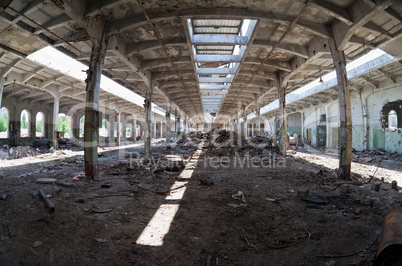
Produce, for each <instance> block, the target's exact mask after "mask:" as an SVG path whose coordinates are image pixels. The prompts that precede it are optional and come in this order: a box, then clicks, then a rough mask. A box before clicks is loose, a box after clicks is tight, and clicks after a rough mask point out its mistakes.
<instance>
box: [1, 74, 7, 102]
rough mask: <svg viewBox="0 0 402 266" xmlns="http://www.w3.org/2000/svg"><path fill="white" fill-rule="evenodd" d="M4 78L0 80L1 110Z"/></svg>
mask: <svg viewBox="0 0 402 266" xmlns="http://www.w3.org/2000/svg"><path fill="white" fill-rule="evenodd" d="M5 80H6V79H5V77H1V78H0V108H1V101H2V99H3V90H4V81H5Z"/></svg>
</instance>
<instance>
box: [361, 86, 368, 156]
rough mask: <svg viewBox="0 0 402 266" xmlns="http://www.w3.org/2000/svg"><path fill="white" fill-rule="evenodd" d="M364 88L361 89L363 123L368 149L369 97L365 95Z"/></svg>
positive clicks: (364, 142)
mask: <svg viewBox="0 0 402 266" xmlns="http://www.w3.org/2000/svg"><path fill="white" fill-rule="evenodd" d="M362 93H363V88H360V89H359V97H360V104H361V109H362V123H363V134H364V139H363V147H364V149H365V150H367V149H368V115H367V98H366V97H363V95H362Z"/></svg>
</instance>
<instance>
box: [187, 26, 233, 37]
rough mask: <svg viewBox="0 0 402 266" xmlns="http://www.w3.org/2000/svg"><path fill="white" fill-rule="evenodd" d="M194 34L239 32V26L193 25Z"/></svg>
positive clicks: (230, 33) (231, 33)
mask: <svg viewBox="0 0 402 266" xmlns="http://www.w3.org/2000/svg"><path fill="white" fill-rule="evenodd" d="M194 33H195V34H228V35H237V34H239V28H226V27H218V26H217V27H195V28H194Z"/></svg>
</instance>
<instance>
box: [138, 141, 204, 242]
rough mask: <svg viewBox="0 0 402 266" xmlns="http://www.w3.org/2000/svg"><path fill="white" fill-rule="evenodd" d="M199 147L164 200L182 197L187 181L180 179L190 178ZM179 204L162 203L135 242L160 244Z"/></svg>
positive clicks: (177, 199) (198, 153)
mask: <svg viewBox="0 0 402 266" xmlns="http://www.w3.org/2000/svg"><path fill="white" fill-rule="evenodd" d="M200 153H201V148H200V147H199V148H198V150H197V151H196V152H195V153H194V155H193V157H192V159H191V160H190V162H189V163H188V164H187V166H186V168H185V169H184V170H183V171H182V172H181V173H180V175H179V177H178V179H179V180H178V181H175V182H174V183H173V185H172V187H171V188H170V193H169V195H168V196H166V198H165V200H174V201H179V200H181V199H182V198H183V196H184V192H185V191H186V189H187V184H188V181H180V179H183V180H186V179H190V178H191V176H192V175H193V172H194V167H195V166H196V164H197V161H198V158H199V155H200ZM179 207H180V204H162V205H161V206H160V207H159V209H158V210H157V211H156V213H155V214H154V216H153V217H152V219H151V220H150V221H149V223H148V224H147V226H146V227H145V229H144V230H143V231H142V233H141V235H140V236H139V237H138V239H137V241H136V243H137V244H139V245H145V246H162V245H163V239H164V237H165V236H166V235H167V234H168V233H169V230H170V226H171V224H172V222H173V219H174V217H175V215H176V213H177V211H178V210H179Z"/></svg>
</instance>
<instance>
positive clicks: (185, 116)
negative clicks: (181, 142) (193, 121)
mask: <svg viewBox="0 0 402 266" xmlns="http://www.w3.org/2000/svg"><path fill="white" fill-rule="evenodd" d="M186 134H187V115H186V114H185V115H184V125H183V135H186Z"/></svg>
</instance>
